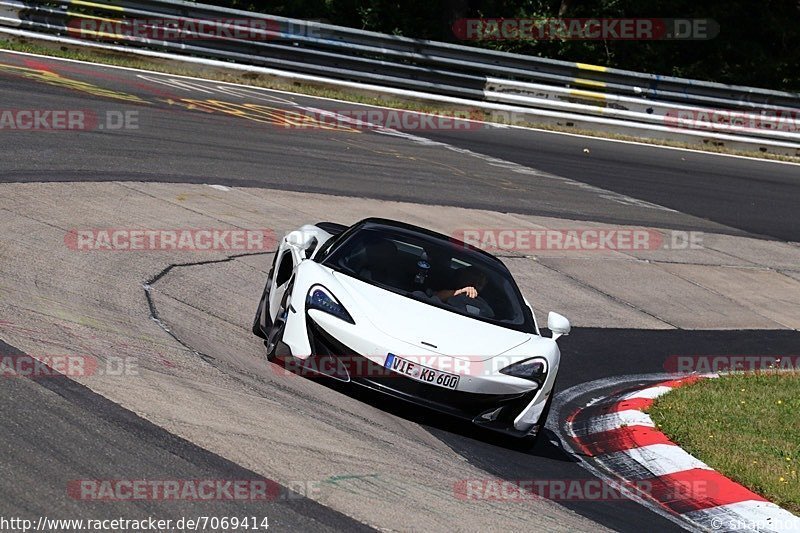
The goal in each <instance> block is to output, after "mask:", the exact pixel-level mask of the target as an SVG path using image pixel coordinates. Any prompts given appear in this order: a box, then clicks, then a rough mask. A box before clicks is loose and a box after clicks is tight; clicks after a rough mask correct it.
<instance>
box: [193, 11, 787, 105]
mask: <svg viewBox="0 0 800 533" xmlns="http://www.w3.org/2000/svg"><path fill="white" fill-rule="evenodd" d="M201 1H204V2H207V3H211V4H216V5H222V6H226V7H233V8H238V9H245V10H249V11H260V12H264V13H269V14H273V15H281V16H285V17H293V18H301V19H309V20H319V21H325V22H329V23H332V24H338V25H342V26H348V27H352V28H361V29H366V30H373V31H379V32H384V33H393V34H397V35H405V36H408V37H416V38H421V39H432V40H437V41H446V42H458V41H457V39H456V38H455V36H454V35H453V32H452V29H451V26H452V23H453V22H454V21H455V20H457V19H459V18H464V17H487V18H499V17H504V18H513V17H535V18H543V17H559V16H561V17H573V18H581V17H593V18H611V17H647V18H651V17H663V18H712V19H714V20H716V21H717V22H718V23H719V25H720V33H719V35H718V36H717V37H716V38H714V39H711V40H708V41H605V42H604V41H538V42H532V41H527V42H484V43H483V44H480V46H486V47H490V48H495V49H500V50H508V51H514V52H519V53H522V54H528V55H534V56H541V57H549V58H554V59H563V60H568V61H579V62H584V63H591V64H595V65H604V66H609V67H618V68H624V69H629V70H635V71H639V72H650V73H653V74H662V75H673V76H681V77H689V78H695V79H702V80H710V81H718V82H722V83H733V84H740V85H751V86H756V87H767V88H772V89H784V90H793V91H797V90H800V0H760V1H756V0H705V1H697V0H552V1H548V0H484V1H475V0H426V1H420V0H416V1H408V0H278V1H274V2H254V1H249V0H201ZM463 44H468V45H473V46H478V44H477V43H474V42H473V43H470V42H465V43H463Z"/></svg>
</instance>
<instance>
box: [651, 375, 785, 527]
mask: <svg viewBox="0 0 800 533" xmlns="http://www.w3.org/2000/svg"><path fill="white" fill-rule="evenodd" d="M649 413H650V417H651V418H652V419H653V421H654V422H655V423H656V424H657V425H658V427H659V429H661V431H663V432H664V433H665V434H666V435H667V436H668V437H669V438H670V439H671V440H672V441H673V442H675V443H676V444H678V445H680V446H681V447H682V448H683V449H684V450H686V451H687V452H689V453H690V454H692V455H693V456H695V457H697V458H698V459H700V460H701V461H703V462H705V463H706V464H708V465H709V466H711V467H712V468H714V469H715V470H718V471H719V472H721V473H722V474H724V475H725V476H727V477H729V478H731V479H733V480H735V481H737V482H739V483H740V484H742V485H744V486H746V487H747V488H749V489H750V490H752V491H753V492H755V493H757V494H760V495H762V496H764V497H765V498H767V499H768V500H770V501H772V502H774V503H776V504H778V505H780V506H781V507H783V508H784V509H787V510H789V511H791V512H793V513H795V514H798V513H800V477H798V470H800V372H793V373H778V372H759V373H746V374H734V375H729V376H723V377H720V378H718V379H704V380H700V381H699V382H697V383H695V384H693V385H688V386H684V387H680V388H677V389H675V390H673V391H671V392H669V393H667V394H665V395H664V396H661V397H660V398H658V399H656V401H655V403H654V404H653V407H652V408H651V409H650V410H649Z"/></svg>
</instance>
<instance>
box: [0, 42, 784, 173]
mask: <svg viewBox="0 0 800 533" xmlns="http://www.w3.org/2000/svg"><path fill="white" fill-rule="evenodd" d="M0 50H12V51H16V52H28V53H31V54H41V55H47V56H52V57H61V58H66V59H75V60H79V61H88V62H92V63H100V64H105V65H116V66H120V67H129V68H138V69H143V70H150V71H153V72H161V73H164V74H176V75H180V76H193V77H197V78H204V79H208V80H213V81H223V82H228V83H239V84H242V85H251V86H254V87H263V88H266V89H276V90H281V91H287V92H293V93H298V94H304V95H308V96H320V97H324V98H333V99H336V100H343V101H347V102H354V103H358V104H368V105H378V106H385V107H391V108H396V109H403V110H408V111H420V112H423V113H440V114H444V115H447V114H448V112H452V111H454V110H455V111H462V112H463V111H464V109H463V106H455V105H453V106H448V105H446V104H431V103H427V102H423V101H420V100H415V99H412V98H408V99H400V98H397V97H394V96H389V95H387V96H374V93H371V92H370V91H364V92H363V93H360V92H359V91H358V90H357V89H352V90H348V91H343V90H340V89H336V88H330V87H325V86H321V85H313V84H308V83H299V82H288V81H281V80H278V79H276V78H274V77H271V76H266V75H263V74H258V73H255V72H246V71H241V70H235V69H223V68H216V67H213V68H212V67H206V66H203V65H196V64H192V63H180V62H176V61H173V60H167V59H158V58H146V57H143V56H137V55H135V54H128V53H123V52H116V51H103V50H100V49H91V48H80V47H76V46H63V45H59V44H53V43H46V44H40V43H37V42H30V41H27V40H26V39H23V38H19V39H15V40H11V41H9V40H3V39H0ZM473 116H474V117H475V118H476V119H480V120H484V121H487V122H495V123H500V124H504V123H507V121H506V120H504V119H503V118H502V117H497V118H495V117H493V116H492V115H491V114H490V113H487V112H483V111H479V110H476V112H475V114H474V115H473ZM515 125H517V126H523V127H528V128H535V129H541V130H546V131H554V132H561V133H573V134H578V135H586V136H589V137H597V138H602V139H614V140H620V141H632V142H641V143H646V144H652V145H656V146H668V147H672V148H686V149H689V150H698V151H703V152H711V153H719V154H728V155H740V156H745V157H756V158H760V159H771V160H775V161H788V162H794V163H800V157H795V156H787V155H780V154H771V153H766V152H750V151H743V150H733V149H730V148H726V147H724V146H715V145H710V144H700V143H697V144H693V143H686V142H679V141H669V140H661V139H648V138H647V137H636V136H632V135H620V134H615V133H608V132H603V131H594V130H583V129H578V128H575V127H569V126H561V125H558V124H548V123H538V122H521V123H517V124H515Z"/></svg>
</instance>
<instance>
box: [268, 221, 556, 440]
mask: <svg viewBox="0 0 800 533" xmlns="http://www.w3.org/2000/svg"><path fill="white" fill-rule="evenodd" d="M548 328H549V329H550V330H551V331H552V333H553V338H549V337H543V336H542V335H541V334H540V333H539V326H538V324H537V322H536V319H535V317H534V314H533V310H532V308H531V306H530V304H529V303H528V301H527V300H526V299H525V298H524V297H523V296H522V294H521V293H520V291H519V288H518V287H517V285H516V283H515V282H514V279H513V278H512V277H511V274H510V273H509V271H508V269H507V268H506V267H505V265H504V264H503V263H502V262H501V261H500V260H499V259H497V258H496V257H494V256H492V255H491V254H488V253H486V252H484V251H482V250H480V249H477V248H474V247H472V246H470V245H467V244H465V243H463V242H460V241H457V240H455V239H452V238H449V237H447V236H445V235H442V234H439V233H435V232H433V231H429V230H426V229H423V228H419V227H416V226H411V225H408V224H404V223H401V222H395V221H391V220H384V219H376V218H370V219H366V220H362V221H361V222H358V223H356V224H354V225H353V226H351V227H349V228H348V227H345V226H342V225H340V224H334V223H330V222H321V223H319V224H316V225H306V226H303V227H302V228H300V229H299V230H296V231H293V232H290V233H289V234H287V235H286V236H285V237H284V238H283V239H282V240H281V241H280V245H279V247H278V250H277V252H276V253H275V259H274V261H273V264H272V269H271V270H270V272H269V276H268V278H267V283H266V286H265V287H264V291H263V293H262V296H261V301H260V302H259V304H258V311H257V312H256V316H255V320H254V322H253V333H255V334H256V335H258V336H259V337H261V338H263V339H264V343H265V345H266V347H267V354H268V358H269V359H270V360H271V361H273V362H276V363H278V362H281V363H283V364H284V365H287V366H289V365H291V367H292V368H293V370H294V371H299V372H302V373H304V374H308V375H318V374H321V375H325V376H330V377H333V378H336V379H340V380H343V381H351V382H353V383H357V384H359V385H363V386H366V387H369V388H370V389H374V390H377V391H380V392H382V393H385V394H388V395H390V396H392V397H395V398H399V399H402V400H406V401H410V402H414V403H416V404H420V405H423V406H426V407H429V408H432V409H435V410H438V411H441V412H444V413H447V414H450V415H455V416H457V417H461V418H464V419H467V420H469V421H471V422H473V423H474V424H477V425H479V426H482V427H485V428H489V429H493V430H496V431H500V432H504V433H507V434H511V435H514V436H518V437H526V438H528V439H529V440H533V439H535V437H536V435H537V434H538V432H539V430H540V428H541V427H543V426H544V423H545V420H546V418H547V412H548V410H549V406H550V401H551V399H552V397H553V385H554V383H555V381H556V374H557V373H558V365H559V360H560V356H561V355H560V351H559V349H558V346H557V345H556V342H555V341H556V339H557V338H558V337H559V336H561V335H566V334H568V333H569V330H570V324H569V321H568V320H567V319H566V318H564V317H563V316H561V315H558V314H556V313H552V312H551V313H550V314H549V316H548Z"/></svg>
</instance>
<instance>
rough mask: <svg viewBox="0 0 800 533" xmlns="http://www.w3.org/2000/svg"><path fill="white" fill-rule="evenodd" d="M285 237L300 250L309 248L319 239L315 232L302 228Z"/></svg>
mask: <svg viewBox="0 0 800 533" xmlns="http://www.w3.org/2000/svg"><path fill="white" fill-rule="evenodd" d="M285 239H286V242H287V243H288V244H289V245H291V246H294V247H295V248H298V249H300V250H306V249H308V248H309V247H310V246H311V245H312V244H314V241H316V240H317V239H316V238H315V237H314V235H313V234H311V233H308V232H305V231H300V230H295V231H292V232H289V234H288V235H286V237H285Z"/></svg>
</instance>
